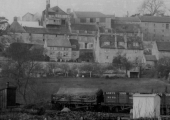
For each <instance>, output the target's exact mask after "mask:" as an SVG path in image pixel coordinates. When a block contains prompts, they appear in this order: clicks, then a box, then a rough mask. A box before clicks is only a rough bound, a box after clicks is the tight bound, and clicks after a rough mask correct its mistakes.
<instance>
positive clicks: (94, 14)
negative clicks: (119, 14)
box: [75, 11, 108, 18]
mask: <svg viewBox="0 0 170 120" xmlns="http://www.w3.org/2000/svg"><path fill="white" fill-rule="evenodd" d="M75 14H76V15H77V17H78V18H103V17H104V18H106V17H108V16H107V15H105V14H103V13H101V12H84V11H75Z"/></svg>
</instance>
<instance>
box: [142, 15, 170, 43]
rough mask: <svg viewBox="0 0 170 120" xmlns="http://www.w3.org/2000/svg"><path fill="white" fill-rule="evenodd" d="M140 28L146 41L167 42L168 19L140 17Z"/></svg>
mask: <svg viewBox="0 0 170 120" xmlns="http://www.w3.org/2000/svg"><path fill="white" fill-rule="evenodd" d="M139 19H140V20H141V24H140V26H141V28H142V31H143V33H144V36H145V40H147V41H169V38H170V34H169V32H170V18H169V17H157V16H141V17H139Z"/></svg>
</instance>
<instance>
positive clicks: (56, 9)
mask: <svg viewBox="0 0 170 120" xmlns="http://www.w3.org/2000/svg"><path fill="white" fill-rule="evenodd" d="M43 12H45V10H44V11H43ZM48 12H52V13H58V14H60V15H67V13H66V12H64V11H63V10H62V9H61V8H59V7H58V6H55V7H52V8H49V9H48Z"/></svg>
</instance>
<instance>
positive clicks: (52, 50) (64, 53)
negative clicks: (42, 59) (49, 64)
mask: <svg viewBox="0 0 170 120" xmlns="http://www.w3.org/2000/svg"><path fill="white" fill-rule="evenodd" d="M44 48H45V49H46V50H47V55H48V56H49V57H50V60H51V61H58V62H60V61H69V60H71V59H72V46H71V43H70V41H69V39H68V38H67V37H56V38H55V39H48V40H45V43H44Z"/></svg>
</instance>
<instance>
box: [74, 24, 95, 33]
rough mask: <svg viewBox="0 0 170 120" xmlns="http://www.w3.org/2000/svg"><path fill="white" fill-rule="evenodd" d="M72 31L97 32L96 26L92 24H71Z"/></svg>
mask: <svg viewBox="0 0 170 120" xmlns="http://www.w3.org/2000/svg"><path fill="white" fill-rule="evenodd" d="M71 29H72V30H84V31H97V30H98V28H97V26H96V25H92V24H71Z"/></svg>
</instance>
